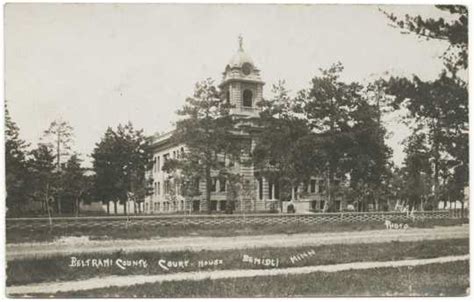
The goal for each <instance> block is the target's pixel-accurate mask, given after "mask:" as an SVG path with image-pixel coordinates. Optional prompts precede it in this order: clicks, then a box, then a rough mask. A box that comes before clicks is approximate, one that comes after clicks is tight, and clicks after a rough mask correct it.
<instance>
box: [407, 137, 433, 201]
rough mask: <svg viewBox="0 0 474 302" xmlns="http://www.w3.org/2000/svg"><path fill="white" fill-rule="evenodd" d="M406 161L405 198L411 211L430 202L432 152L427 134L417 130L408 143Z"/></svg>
mask: <svg viewBox="0 0 474 302" xmlns="http://www.w3.org/2000/svg"><path fill="white" fill-rule="evenodd" d="M405 152H406V154H407V155H406V158H405V161H404V166H405V167H404V169H403V171H404V176H405V192H404V195H405V198H406V199H407V201H408V204H409V207H410V209H412V208H413V207H417V206H419V205H421V206H423V205H422V204H423V201H428V196H429V193H430V185H431V177H430V176H431V173H432V171H431V165H430V150H429V148H428V146H427V137H426V134H424V133H422V132H419V129H416V130H415V131H414V132H413V134H412V135H411V136H410V137H409V138H408V139H407V141H406V148H405Z"/></svg>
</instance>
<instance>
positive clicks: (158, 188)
mask: <svg viewBox="0 0 474 302" xmlns="http://www.w3.org/2000/svg"><path fill="white" fill-rule="evenodd" d="M156 194H157V195H158V196H160V195H161V184H160V182H157V183H156Z"/></svg>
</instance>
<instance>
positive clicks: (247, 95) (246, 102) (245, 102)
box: [243, 89, 253, 107]
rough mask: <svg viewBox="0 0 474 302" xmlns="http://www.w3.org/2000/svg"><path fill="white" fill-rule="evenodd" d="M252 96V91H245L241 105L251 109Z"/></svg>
mask: <svg viewBox="0 0 474 302" xmlns="http://www.w3.org/2000/svg"><path fill="white" fill-rule="evenodd" d="M252 102H253V94H252V91H250V90H248V89H245V90H244V95H243V105H244V107H252Z"/></svg>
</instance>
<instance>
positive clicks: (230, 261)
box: [7, 239, 469, 285]
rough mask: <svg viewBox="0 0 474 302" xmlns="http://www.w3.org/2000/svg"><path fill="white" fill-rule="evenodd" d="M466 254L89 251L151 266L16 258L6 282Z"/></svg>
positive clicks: (458, 245)
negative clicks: (270, 262)
mask: <svg viewBox="0 0 474 302" xmlns="http://www.w3.org/2000/svg"><path fill="white" fill-rule="evenodd" d="M311 250H312V251H314V254H312V255H310V256H309V257H303V259H300V260H299V261H296V262H292V261H291V259H290V258H291V257H292V256H295V255H300V254H302V253H304V252H308V251H311ZM468 253H469V240H468V239H450V240H434V241H420V242H397V241H393V242H390V243H376V244H353V245H326V246H315V247H298V248H264V249H244V250H230V251H200V252H190V251H181V252H169V253H156V252H141V253H132V254H123V253H115V254H109V255H107V254H92V255H87V257H85V256H84V255H81V254H80V253H78V255H76V257H78V258H101V259H104V258H110V259H112V260H113V262H114V263H115V261H116V259H118V258H121V259H130V260H132V259H134V260H139V259H144V260H146V261H147V263H148V264H149V265H148V267H147V268H142V267H135V268H127V269H126V270H122V269H120V268H119V267H118V266H116V265H113V266H111V267H102V268H94V267H81V268H73V267H69V264H70V262H71V259H70V257H52V258H46V259H31V260H15V261H9V262H8V264H7V285H21V284H28V283H39V282H48V281H60V280H61V281H62V280H80V279H87V278H92V277H97V276H107V275H147V274H165V273H176V272H185V271H196V270H222V269H262V268H268V267H265V266H264V265H255V264H250V263H246V262H243V261H242V259H243V255H244V254H245V255H249V256H254V257H258V258H261V259H265V258H267V259H268V258H272V259H278V260H279V265H278V267H296V266H309V265H328V264H336V263H349V262H357V261H391V260H405V259H421V258H435V257H441V256H450V255H464V254H468ZM160 259H165V260H166V261H168V260H171V261H180V260H188V261H189V263H190V265H189V266H188V267H186V268H171V269H170V270H169V271H164V270H163V269H162V267H160V266H159V265H158V261H159V260H160ZM215 259H221V260H222V264H220V265H217V266H207V267H202V268H199V267H197V263H198V261H200V260H215Z"/></svg>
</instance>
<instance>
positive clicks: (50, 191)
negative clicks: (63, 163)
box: [28, 144, 58, 217]
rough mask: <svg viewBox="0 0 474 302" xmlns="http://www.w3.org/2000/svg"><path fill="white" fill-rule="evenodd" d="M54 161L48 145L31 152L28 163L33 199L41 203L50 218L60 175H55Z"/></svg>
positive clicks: (42, 145) (40, 145)
mask: <svg viewBox="0 0 474 302" xmlns="http://www.w3.org/2000/svg"><path fill="white" fill-rule="evenodd" d="M54 159H55V156H54V154H53V151H52V150H51V149H50V148H49V147H48V146H47V145H44V144H39V145H38V147H37V148H36V149H34V150H32V151H31V158H30V159H29V163H28V166H29V168H30V169H29V174H30V179H29V185H30V186H31V188H32V192H33V199H35V200H36V201H39V202H41V207H42V209H43V212H46V213H47V214H48V216H49V217H51V216H52V212H53V209H54V196H55V195H56V193H57V191H58V175H57V173H55V165H54ZM56 205H57V204H56Z"/></svg>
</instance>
